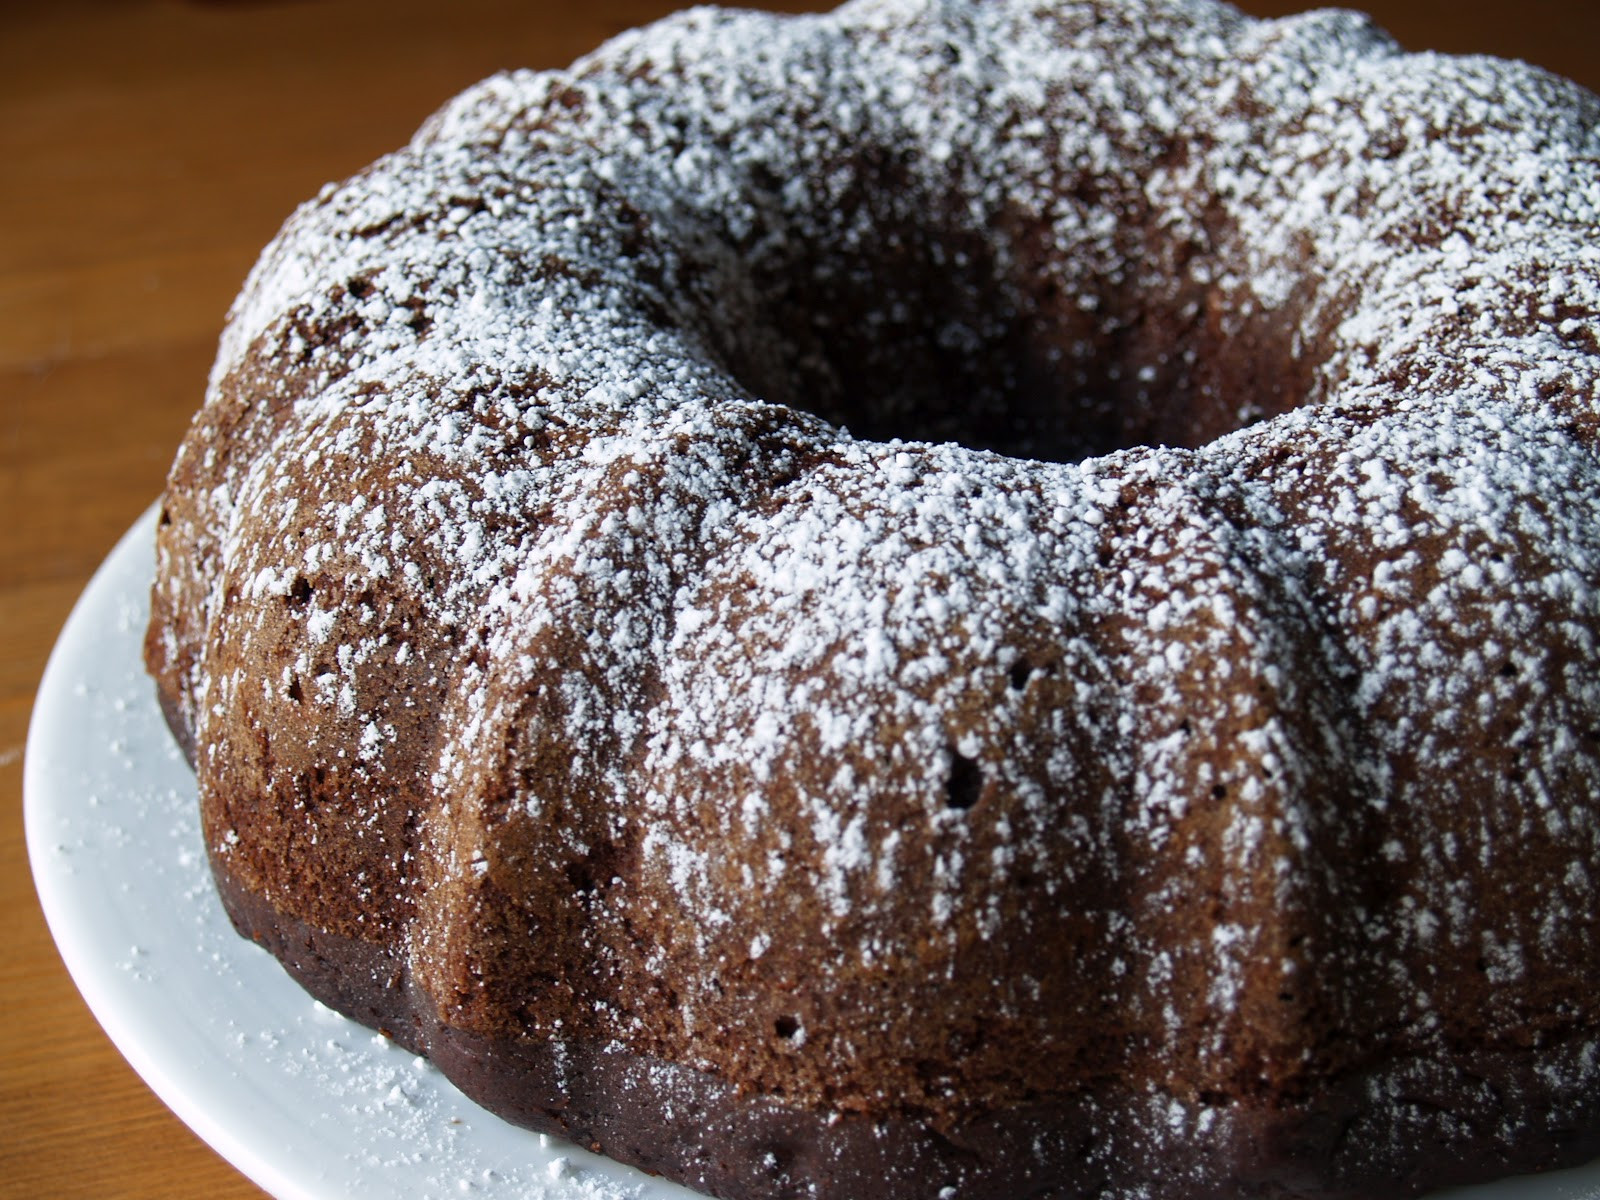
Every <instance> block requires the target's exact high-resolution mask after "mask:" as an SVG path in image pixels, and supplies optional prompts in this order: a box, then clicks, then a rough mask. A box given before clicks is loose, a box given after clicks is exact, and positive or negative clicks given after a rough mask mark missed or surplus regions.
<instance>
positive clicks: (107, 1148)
mask: <svg viewBox="0 0 1600 1200" xmlns="http://www.w3.org/2000/svg"><path fill="white" fill-rule="evenodd" d="M670 6H671V5H670V3H669V2H667V0H589V2H588V3H586V4H582V5H577V6H572V7H570V8H569V7H568V6H565V5H549V6H548V8H549V11H548V12H540V11H539V7H540V6H538V5H535V4H529V3H526V2H525V0H469V2H466V3H453V4H449V5H441V4H437V3H434V2H432V0H401V2H397V0H320V2H315V3H313V2H308V0H300V2H287V3H270V2H260V0H257V2H254V3H227V2H224V0H213V2H211V3H180V2H178V0H166V2H164V3H155V2H144V3H116V4H112V3H106V4H102V5H95V4H84V3H72V4H56V5H39V6H35V7H36V8H37V9H38V10H39V11H37V12H33V13H30V12H28V11H27V10H26V9H25V8H24V7H22V6H17V5H10V6H6V7H5V8H4V10H3V11H0V163H3V164H4V166H3V167H0V917H3V924H0V929H3V930H4V932H3V934H0V995H3V996H4V997H5V1019H4V1020H3V1021H0V1194H3V1195H6V1196H18V1197H45V1196H49V1197H76V1196H82V1197H96V1198H100V1197H110V1196H115V1197H135V1198H137V1197H158V1196H159V1197H163V1198H170V1197H179V1196H195V1197H198V1196H204V1197H209V1198H212V1200H228V1198H230V1197H244V1196H259V1195H260V1193H259V1192H258V1191H257V1190H256V1189H255V1188H254V1187H253V1186H252V1185H251V1184H250V1183H249V1182H248V1181H246V1180H245V1179H244V1178H243V1177H242V1176H240V1175H238V1174H237V1173H236V1172H234V1171H233V1169H232V1168H231V1167H229V1166H228V1165H227V1164H226V1163H224V1162H223V1161H222V1160H221V1159H220V1158H218V1157H216V1156H215V1155H214V1154H213V1153H212V1152H211V1151H210V1150H209V1149H207V1148H206V1147H205V1146H204V1145H203V1144H201V1143H200V1142H199V1141H198V1140H197V1139H196V1138H195V1137H194V1136H193V1135H192V1134H190V1133H189V1132H188V1130H187V1129H185V1127H184V1126H183V1125H181V1124H180V1123H179V1122H178V1121H177V1120H176V1119H175V1118H174V1117H173V1116H172V1115H171V1114H170V1113H168V1112H167V1110H166V1109H165V1108H164V1107H163V1106H162V1105H161V1104H160V1102H159V1101H157V1100H156V1099H155V1098H154V1096H152V1095H151V1093H150V1092H148V1091H147V1090H146V1089H145V1087H144V1085H143V1084H142V1083H141V1082H140V1081H139V1079H138V1078H137V1077H136V1076H135V1075H134V1074H133V1072H132V1071H131V1070H130V1069H129V1068H128V1067H127V1066H126V1065H125V1064H124V1063H123V1061H122V1059H121V1058H120V1057H119V1056H118V1055H117V1053H116V1051H115V1050H114V1049H113V1048H112V1047H111V1044H110V1043H109V1042H108V1041H107V1040H106V1039H105V1037H104V1036H103V1035H102V1034H101V1033H100V1031H99V1029H98V1027H97V1026H96V1025H95V1023H94V1021H93V1019H92V1018H91V1017H90V1015H89V1013H88V1010H87V1009H86V1008H85V1007H84V1006H83V1003H82V1002H81V1001H80V1000H79V998H78V995H77V992H76V991H75V990H74V989H73V986H72V983H71V981H70V979H69V978H68V977H67V974H66V972H65V970H64V969H63V968H62V966H61V963H60V960H59V959H58V958H57V957H56V954H55V950H54V947H53V945H52V944H51V942H50V938H49V935H48V933H47V932H46V930H45V927H44V922H43V920H42V918H41V916H40V913H39V909H38V906H37V903H36V901H35V899H34V893H33V888H32V881H31V879H30V876H29V873H28V870H27V865H26V856H25V853H24V850H23V841H22V815H21V788H22V751H23V741H24V738H25V735H26V731H27V724H28V713H29V709H30V706H31V704H32V700H33V692H34V688H35V686H36V685H37V682H38V679H39V674H40V672H41V670H42V669H43V666H44V661H45V656H46V654H47V653H48V652H49V649H50V646H51V643H52V642H53V640H54V638H55V636H56V633H57V631H58V630H59V628H60V627H61V624H62V621H63V620H64V619H65V618H66V615H67V611H68V609H69V608H70V606H71V604H72V602H73V600H74V598H75V597H76V596H77V595H78V592H79V591H80V589H81V588H82V587H83V585H84V583H85V582H86V581H87V579H88V577H89V575H90V573H91V571H92V570H93V569H94V567H95V565H96V564H97V563H98V562H99V561H100V559H101V557H102V556H103V555H104V554H105V553H106V552H107V550H109V549H110V547H111V545H112V543H113V542H114V541H115V540H116V538H117V536H118V535H119V534H120V533H121V532H122V531H123V530H124V529H125V528H126V527H127V526H128V525H129V524H130V523H131V522H132V521H133V519H134V518H135V517H136V516H138V514H139V513H140V511H141V510H142V509H143V508H144V507H145V506H146V505H147V504H148V503H149V502H150V501H151V500H152V499H153V498H154V497H155V496H156V494H157V493H158V491H159V490H160V488H161V481H162V477H163V474H164V472H165V469H166V466H167V462H168V460H169V458H170V456H171V453H172V451H173V449H174V447H175V446H176V445H177V442H178V439H179V438H180V436H181V435H182V433H183V430H184V427H185V424H186V422H187V421H188V418H189V415H190V413H191V412H192V410H193V409H194V407H195V406H196V404H197V403H198V401H199V399H200V394H201V389H202V387H203V385H204V381H205V376H206V369H207V367H208V365H209V363H210V359H211V355H212V351H213V347H214V344H215V340H216V336H217V333H218V331H219V329H220V326H221V322H222V317H223V313H224V311H225V310H226V308H227V305H228V302H229V300H230V299H231V297H232V295H233V293H234V291H235V290H236V288H237V287H238V285H239V282H240V280H241V279H242V278H243V276H244V273H245V271H246V270H247V269H248V267H249V265H250V263H251V261H252V259H253V258H254V256H255V254H256V252H257V250H258V249H259V248H260V247H261V245H262V244H263V243H265V242H266V240H267V239H268V238H269V237H270V236H271V234H272V232H273V230H274V229H275V228H276V227H277V225H278V223H279V222H280V221H281V220H282V219H283V217H284V216H285V215H286V214H287V213H288V212H289V210H290V209H291V208H292V207H293V205H294V204H295V203H296V202H298V201H299V200H301V199H303V198H305V197H308V196H310V195H311V194H313V193H314V192H315V191H316V190H317V188H318V187H319V186H320V185H321V184H322V183H323V182H324V181H325V180H328V179H334V178H338V177H341V176H343V175H346V174H348V173H350V172H351V171H353V170H355V169H356V168H358V167H360V166H361V165H362V164H364V163H366V162H367V161H369V160H370V159H372V158H374V157H375V156H376V155H378V154H379V153H381V152H383V151H385V150H387V149H390V148H392V147H394V146H397V145H399V144H400V143H401V142H403V141H404V140H405V138H406V137H407V136H408V135H409V133H410V132H411V131H412V129H413V128H414V127H415V126H416V125H417V124H418V123H419V122H420V121H421V120H422V119H423V117H425V116H426V115H427V114H428V113H429V112H430V111H431V110H432V109H433V108H434V107H436V106H437V105H438V104H439V103H440V102H441V101H443V100H444V99H445V98H447V97H448V96H450V95H452V94H453V93H455V92H456V91H458V90H460V89H461V88H463V87H465V86H466V85H467V84H469V83H471V82H473V81H474V80H476V79H478V78H480V77H482V76H484V75H486V74H488V73H490V72H491V71H494V70H496V69H499V68H503V67H512V66H524V65H526V66H555V65H560V64H564V63H566V62H568V61H570V60H571V59H572V58H573V57H575V56H576V55H578V54H580V53H582V52H583V51H585V50H588V49H589V48H591V47H593V46H594V45H596V44H598V43H599V42H600V41H601V40H603V39H604V38H605V37H606V36H608V35H610V34H612V33H615V32H617V31H618V30H621V29H623V28H626V27H628V26H630V25H634V24H638V23H640V22H642V21H646V20H649V19H651V18H653V17H656V16H659V15H661V14H662V13H663V12H665V11H666V10H667V9H668V8H669V7H670ZM804 6H805V4H804V0H796V7H804ZM1245 7H1246V8H1247V9H1249V10H1251V11H1254V12H1257V13H1260V14H1263V15H1272V14H1275V13H1282V12H1288V11H1293V10H1294V9H1295V8H1297V7H1300V5H1297V4H1294V3H1278V2H1277V0H1251V2H1249V3H1246V4H1245ZM1368 7H1370V8H1371V9H1372V10H1373V11H1374V12H1375V13H1376V15H1377V16H1378V17H1379V19H1380V21H1381V22H1382V23H1383V24H1385V25H1386V26H1387V27H1388V28H1390V29H1391V30H1392V31H1393V32H1394V33H1395V34H1396V35H1397V36H1398V37H1400V38H1401V40H1402V41H1404V42H1405V43H1406V44H1407V45H1409V46H1412V47H1418V48H1420V47H1432V48H1437V49H1443V50H1448V51H1452V52H1466V51H1483V52H1489V53H1496V54H1501V55H1508V56H1512V57H1519V58H1526V59H1529V60H1531V61H1534V62H1538V63H1541V64H1542V65H1545V66H1548V67H1550V68H1551V69H1553V70H1556V71H1559V72H1561V73H1563V74H1566V75H1570V76H1572V77H1573V78H1576V79H1578V80H1579V81H1580V82H1582V83H1584V84H1585V85H1586V86H1589V87H1591V88H1600V6H1590V5H1572V4H1570V3H1568V0H1521V2H1520V3H1517V4H1515V5H1506V4H1505V3H1504V2H1503V0H1372V2H1371V3H1370V4H1369V5H1368ZM574 12H576V13H578V14H579V15H572V14H573V13H574Z"/></svg>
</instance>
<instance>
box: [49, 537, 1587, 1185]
mask: <svg viewBox="0 0 1600 1200" xmlns="http://www.w3.org/2000/svg"><path fill="white" fill-rule="evenodd" d="M154 526H155V515H154V512H153V511H152V512H148V513H146V514H145V515H144V517H143V518H142V519H141V520H140V521H139V522H138V524H136V525H135V526H134V527H133V528H132V529H131V530H130V531H129V532H128V534H127V536H126V537H124V538H123V539H122V541H121V543H119V544H118V546H117V548H116V549H115V550H114V551H113V552H112V553H111V556H110V557H109V558H108V559H107V560H106V562H105V564H104V565H103V566H102V567H101V568H100V570H99V572H98V573H97V574H96V575H95V577H94V580H93V581H92V582H91V583H90V584H89V587H88V589H87V590H86V591H85V592H84V594H83V597H82V598H81V599H80V600H79V601H78V604H77V607H76V608H75V609H74V610H73V613H72V616H71V618H70V619H69V620H68V622H67V625H66V628H65V629H64V630H63V631H62V634H61V638H60V640H59V641H58V642H57V643H56V647H55V650H54V652H53V653H52V654H51V656H50V665H49V667H48V668H47V669H46V671H45V675H44V680H43V682H42V683H41V684H40V687H39V696H38V700H37V701H36V703H35V705H34V710H33V723H32V726H31V727H30V728H29V730H28V751H27V762H26V764H25V767H24V773H23V795H24V807H25V810H26V821H27V831H28V855H29V858H30V859H31V861H32V865H33V874H34V880H35V882H36V884H37V886H38V889H39V899H40V901H41V903H42V905H43V907H44V913H45V917H46V919H47V920H48V921H49V923H50V931H51V933H52V934H53V935H54V936H55V939H56V944H57V946H58V947H59V948H60V950H61V957H62V958H63V959H65V960H66V964H67V969H68V970H69V971H71V972H72V977H73V979H74V980H75V981H76V983H77V985H78V988H79V990H80V991H81V992H82V993H83V996H84V999H85V1000H87V1001H88V1003H89V1007H90V1008H91V1009H92V1010H93V1011H94V1015H95V1017H96V1018H97V1019H98V1020H99V1022H100V1024H101V1025H102V1026H103V1027H104V1028H105V1031H106V1033H107V1034H109V1035H110V1037H111V1040H112V1041H113V1042H115V1043H116V1046H117V1048H118V1049H119V1050H120V1051H122V1053H123V1055H124V1056H126V1057H127V1059H128V1061H129V1062H130V1063H132V1064H133V1067H134V1069H135V1070H136V1071H138V1072H139V1074H140V1075H142V1076H143V1077H144V1079H145V1081H146V1082H147V1083H148V1084H149V1085H150V1087H151V1088H152V1089H154V1091H155V1093H156V1094H157V1095H158V1096H160V1097H161V1099H162V1100H163V1101H165V1102H166V1103H167V1104H168V1105H169V1106H170V1107H171V1108H172V1110H173V1111H174V1112H176V1113H177V1114H178V1116H179V1117H181V1118H182V1119H183V1120H184V1121H185V1122H186V1123H187V1124H188V1125H189V1126H190V1127H191V1128H192V1129H194V1131H195V1132H196V1133H198V1134H199V1135H200V1136H201V1137H202V1138H204V1139H205V1140H206V1141H207V1142H209V1143H210V1144H211V1145H212V1146H213V1147H214V1148H215V1149H216V1150H217V1151H218V1152H219V1153H220V1154H222V1155H223V1156H224V1157H225V1158H227V1159H228V1160H229V1161H230V1162H232V1163H233V1164H234V1165H235V1166H237V1167H238V1168H239V1169H240V1170H241V1171H243V1172H244V1173H245V1174H246V1175H248V1176H249V1177H250V1178H251V1179H253V1180H255V1181H256V1182H257V1183H258V1184H260V1185H261V1186H262V1187H263V1188H265V1189H266V1190H267V1191H268V1192H270V1193H272V1194H273V1195H274V1196H277V1197H280V1198H283V1200H290V1198H294V1200H313V1198H314V1200H332V1198H336V1197H337V1198H346V1197H348V1198H350V1200H361V1198H367V1197H370V1198H371V1200H407V1198H411V1197H417V1198H421V1197H433V1198H437V1197H445V1196H470V1197H479V1198H495V1200H502V1198H504V1200H509V1198H510V1197H516V1198H517V1200H580V1198H581V1200H693V1193H691V1192H689V1191H687V1190H685V1189H684V1188H681V1187H677V1186H675V1185H672V1184H668V1183H663V1182H662V1181H660V1180H656V1179H651V1178H650V1177H648V1176H646V1175H643V1174H641V1173H640V1172H638V1171H634V1170H631V1169H629V1168H627V1167H622V1166H618V1165H617V1164H615V1163H612V1162H609V1161H608V1160H606V1159H603V1158H598V1157H596V1156H595V1155H592V1154H589V1153H587V1152H585V1151H583V1150H579V1149H576V1148H575V1147H572V1146H569V1145H566V1144H564V1143H561V1142H558V1141H556V1140H554V1139H549V1138H544V1137H541V1136H539V1135H537V1134H532V1133H529V1132H527V1131H526V1130H522V1129H518V1128H516V1127H514V1126H511V1125H508V1124H506V1123H505V1122H504V1121H501V1120H499V1119H498V1118H496V1117H494V1116H491V1115H490V1114H489V1113H487V1112H485V1111H484V1110H483V1109H481V1108H478V1107H477V1106H476V1105H474V1104H473V1103H472V1102H471V1101H470V1100H467V1099H466V1098H465V1097H463V1096H462V1095H461V1094H460V1093H459V1092H458V1091H456V1090H455V1088H454V1087H452V1086H451V1084H450V1083H449V1082H448V1081H447V1080H446V1079H445V1078H444V1077H443V1076H442V1075H440V1074H439V1072H438V1071H436V1070H434V1068H433V1067H432V1066H431V1065H429V1064H428V1063H427V1062H426V1061H425V1060H423V1059H419V1058H415V1057H413V1056H412V1055H410V1054H408V1053H406V1052H405V1051H403V1050H401V1049H399V1048H398V1047H396V1046H394V1045H393V1044H392V1043H390V1042H389V1041H387V1040H386V1039H385V1038H382V1037H380V1036H378V1035H377V1034H375V1033H373V1032H371V1031H370V1030H367V1029H365V1028H363V1027H361V1026H359V1025H356V1024H355V1023H353V1022H351V1021H347V1020H345V1019H344V1018H343V1017H340V1016H338V1015H337V1014H335V1013H333V1012H331V1011H330V1010H328V1009H326V1008H324V1007H323V1006H322V1005H320V1004H317V1003H316V1002H315V1001H313V1000H311V999H310V998H309V997H308V996H307V995H306V994H305V993H304V992H302V991H301V990H300V988H299V986H298V985H296V984H295V983H294V982H293V981H292V980H290V979H289V977H288V976H287V975H286V974H284V972H283V971H282V970H281V969H280V968H279V966H278V964H277V962H276V961H275V960H274V959H272V958H271V957H270V956H269V955H268V954H267V953H266V952H265V951H263V950H261V949H259V948H257V947H256V946H254V945H252V944H250V943H249V942H246V941H244V940H243V939H241V938H239V937H238V936H237V935H235V934H234V932H233V929H232V927H231V926H230V925H229V924H228V921H227V918H226V917H225V916H224V915H223V913H222V907H221V905H220V903H219V902H218V900H217V897H216V893H215V892H214V891H213V889H212V886H211V876H210V873H209V871H208V869H207V867H206V861H205V852H204V849H203V847H202V845H201V841H200V829H199V821H198V816H197V813H196V811H195V803H194V777H193V775H191V774H190V772H189V768H188V767H187V766H186V765H185V764H184V762H183V759H182V757H181V755H180V754H179V752H178V750H177V748H176V746H175V745H174V744H173V742H172V739H171V737H170V736H169V735H168V733H167V730H166V726H165V725H164V724H163V722H162V719H161V714H160V711H159V709H158V708H157V705H156V703H155V693H154V689H153V688H152V686H151V684H150V682H149V680H148V679H147V678H146V677H145V674H144V671H143V668H142V666H141V665H140V644H141V639H142V637H143V634H144V627H145V620H146V614H147V612H148V596H147V593H148V590H149V586H150V571H151V565H152V561H153V551H152V546H153V539H154ZM1447 1196H1448V1197H1449V1198H1450V1200H1600V1163H1594V1164H1591V1165H1590V1166H1588V1167H1583V1168H1580V1169H1578V1170H1576V1171H1566V1172H1561V1173H1559V1174H1555V1175H1548V1176H1543V1177H1539V1178H1530V1179H1518V1180H1511V1181H1506V1182H1502V1183H1498V1184H1490V1185H1487V1186H1485V1187H1481V1188H1471V1189H1462V1190H1459V1191H1453V1192H1449V1193H1439V1194H1438V1196H1437V1197H1436V1198H1435V1200H1445V1198H1446V1197H1447ZM862 1200H870V1198H868V1197H863V1198H862Z"/></svg>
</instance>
